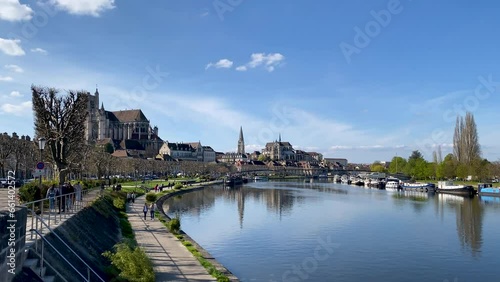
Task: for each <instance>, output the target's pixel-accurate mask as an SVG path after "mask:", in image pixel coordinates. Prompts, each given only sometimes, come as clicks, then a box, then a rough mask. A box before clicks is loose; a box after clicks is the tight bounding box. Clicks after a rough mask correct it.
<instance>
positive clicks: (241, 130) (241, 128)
mask: <svg viewBox="0 0 500 282" xmlns="http://www.w3.org/2000/svg"><path fill="white" fill-rule="evenodd" d="M238 140H239V141H245V139H243V127H241V126H240V139H238Z"/></svg>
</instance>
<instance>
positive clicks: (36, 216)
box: [22, 188, 104, 282]
mask: <svg viewBox="0 0 500 282" xmlns="http://www.w3.org/2000/svg"><path fill="white" fill-rule="evenodd" d="M90 193H92V194H90ZM101 194H102V191H101V193H99V190H98V188H97V189H88V190H83V191H79V192H72V193H68V194H64V195H59V196H55V197H52V198H45V199H41V200H36V201H32V202H28V203H24V204H22V206H25V207H26V208H27V209H28V211H29V212H28V217H27V219H26V230H27V232H30V240H35V239H36V237H37V235H38V236H39V237H40V239H41V247H40V248H41V250H40V252H39V250H38V249H39V247H38V243H37V242H35V248H34V252H35V254H36V255H37V256H38V257H39V258H40V272H41V273H39V274H40V275H42V271H43V268H44V264H47V265H48V266H49V267H50V268H51V269H52V270H54V272H55V273H56V274H57V275H59V276H60V277H61V278H62V279H63V280H65V281H67V279H65V278H64V277H63V276H62V275H61V274H60V272H58V271H57V270H56V269H55V268H54V267H53V266H52V265H50V264H49V263H48V262H47V261H46V259H45V258H44V255H45V250H44V248H45V246H44V245H45V243H47V244H48V245H49V246H50V247H52V249H53V250H54V251H55V252H56V253H57V254H59V256H61V258H62V259H63V260H64V261H65V262H66V263H67V264H68V265H69V266H71V268H72V269H73V270H75V271H76V272H77V273H78V275H79V276H81V277H82V278H83V279H84V280H85V281H90V276H91V273H93V274H94V275H95V276H96V277H97V278H98V281H102V282H104V279H102V278H101V277H100V276H99V274H97V272H95V271H94V270H93V269H92V268H91V267H90V266H89V265H88V264H87V263H86V262H85V261H84V260H83V259H82V258H81V257H80V256H79V255H78V254H77V253H76V252H75V251H74V250H73V249H72V248H71V247H70V246H69V245H68V244H67V243H66V242H64V240H63V239H62V238H61V237H60V236H59V235H58V234H56V233H55V232H54V230H53V229H52V228H51V225H52V226H54V225H56V224H57V223H60V222H62V221H63V220H64V219H66V218H69V217H70V216H71V215H73V214H76V213H77V212H79V211H81V210H82V209H84V208H86V207H87V206H88V205H89V203H90V202H92V201H93V200H94V199H96V198H98V197H99V196H100V195H101ZM30 217H31V219H30ZM48 233H51V234H53V235H54V236H55V237H57V238H58V239H59V240H60V241H61V242H62V243H63V245H64V246H65V247H66V248H67V249H68V250H69V251H70V252H71V253H72V254H73V255H74V256H76V258H78V259H79V260H80V261H81V262H82V263H83V264H84V265H85V266H86V267H87V277H85V275H83V274H82V273H80V272H79V271H78V269H76V267H75V266H74V265H73V264H72V263H71V262H70V261H68V259H67V258H65V257H64V256H63V255H62V254H61V252H59V250H57V249H56V247H54V246H53V245H52V244H51V243H50V242H49V241H48V240H47V238H45V237H44V235H45V234H48ZM26 238H28V236H26Z"/></svg>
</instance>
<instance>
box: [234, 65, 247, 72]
mask: <svg viewBox="0 0 500 282" xmlns="http://www.w3.org/2000/svg"><path fill="white" fill-rule="evenodd" d="M236 70H237V71H246V70H247V67H246V66H239V67H237V68H236Z"/></svg>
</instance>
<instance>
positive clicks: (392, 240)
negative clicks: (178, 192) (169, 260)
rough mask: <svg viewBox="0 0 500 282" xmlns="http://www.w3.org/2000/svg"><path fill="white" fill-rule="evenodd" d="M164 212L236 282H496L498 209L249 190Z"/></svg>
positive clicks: (492, 204)
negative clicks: (226, 270) (175, 220)
mask: <svg viewBox="0 0 500 282" xmlns="http://www.w3.org/2000/svg"><path fill="white" fill-rule="evenodd" d="M164 209H165V211H166V213H167V214H168V215H169V216H176V215H178V216H179V217H180V218H181V228H182V229H183V230H184V231H185V232H186V233H188V234H189V235H190V236H191V237H192V238H193V239H194V240H196V241H197V242H198V243H199V244H200V245H201V246H203V247H204V248H205V249H206V250H207V251H208V252H210V253H211V254H212V255H213V256H214V257H215V258H216V259H217V260H218V261H219V262H220V263H222V264H223V265H224V266H226V267H227V268H228V269H229V270H231V272H233V273H234V274H235V275H236V276H237V277H238V278H240V279H241V281H386V282H392V281H394V282H396V281H397V282H401V281H440V282H444V281H448V282H464V281H499V279H500V278H499V277H500V265H499V260H498V259H499V254H500V199H498V198H491V197H479V196H476V197H474V198H472V199H471V198H464V197H461V196H454V195H443V194H427V193H419V192H411V193H409V192H397V191H389V190H377V189H368V188H363V187H356V186H348V185H343V184H336V183H328V182H315V183H310V182H255V183H249V184H246V185H244V186H242V187H239V188H232V189H225V188H224V187H222V186H214V187H207V188H205V189H204V190H201V191H196V192H192V193H187V194H184V195H182V196H177V197H173V198H170V199H168V200H167V201H165V203H164Z"/></svg>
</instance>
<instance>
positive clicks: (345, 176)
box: [340, 174, 351, 184]
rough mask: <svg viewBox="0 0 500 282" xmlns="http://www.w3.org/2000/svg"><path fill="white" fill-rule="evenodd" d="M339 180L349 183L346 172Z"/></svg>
mask: <svg viewBox="0 0 500 282" xmlns="http://www.w3.org/2000/svg"><path fill="white" fill-rule="evenodd" d="M340 182H342V184H351V180H350V179H349V176H347V174H344V175H342V177H341V178H340Z"/></svg>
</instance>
